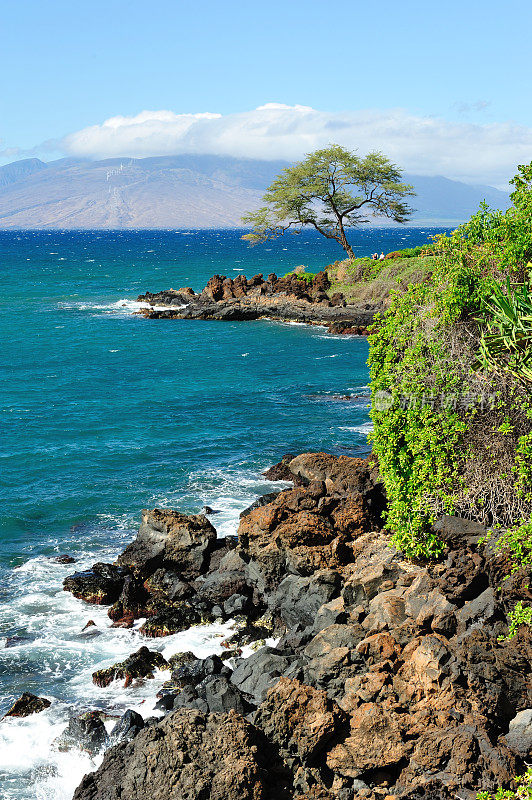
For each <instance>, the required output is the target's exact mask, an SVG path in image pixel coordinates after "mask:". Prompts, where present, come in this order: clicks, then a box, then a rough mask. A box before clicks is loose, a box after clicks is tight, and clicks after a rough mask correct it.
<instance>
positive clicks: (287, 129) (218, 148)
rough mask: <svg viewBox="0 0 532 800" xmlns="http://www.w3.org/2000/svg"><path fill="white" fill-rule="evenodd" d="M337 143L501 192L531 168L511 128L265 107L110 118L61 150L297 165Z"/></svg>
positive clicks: (531, 154) (526, 148) (524, 131)
mask: <svg viewBox="0 0 532 800" xmlns="http://www.w3.org/2000/svg"><path fill="white" fill-rule="evenodd" d="M330 142H338V143H339V144H342V145H344V146H346V147H349V148H351V149H354V150H357V151H358V152H359V153H360V154H365V153H367V152H368V151H370V150H375V149H376V150H382V151H383V152H384V153H386V154H387V155H388V156H390V157H391V158H392V159H393V160H394V161H396V162H397V164H399V166H400V167H401V168H403V169H405V170H406V171H407V172H411V173H417V174H422V175H445V176H447V177H449V178H455V179H457V180H464V181H467V182H470V183H475V182H477V183H490V184H493V185H500V186H504V185H505V184H506V182H507V181H508V179H509V178H510V177H511V176H512V175H513V174H514V173H515V171H516V165H517V164H522V163H527V162H529V161H530V160H532V129H531V128H527V127H525V126H522V125H517V124H513V123H489V124H476V123H466V122H449V121H447V120H445V119H443V118H438V117H422V116H415V115H413V114H410V113H408V112H407V111H405V110H402V109H392V110H388V111H377V110H365V111H345V112H326V111H317V110H315V109H313V108H310V107H308V106H299V105H296V106H287V105H283V104H281V103H267V104H265V105H263V106H260V107H259V108H257V109H255V110H253V111H245V112H241V113H235V114H228V115H225V116H224V115H222V114H215V113H200V114H175V113H174V112H172V111H143V112H141V113H140V114H137V115H136V116H134V117H120V116H119V117H112V118H111V119H108V120H106V121H105V122H103V123H102V124H101V125H92V126H91V127H89V128H84V129H83V130H80V131H77V132H76V133H72V134H70V135H68V136H66V137H65V138H64V139H63V140H61V142H58V143H57V146H58V147H59V148H60V149H61V150H63V151H64V152H66V153H68V154H71V155H76V156H84V157H88V158H109V157H113V156H131V157H137V158H141V157H144V156H156V155H170V154H181V153H194V154H205V153H210V154H216V155H229V156H237V157H249V158H262V159H277V158H281V159H287V160H293V159H298V158H300V157H301V156H303V155H304V154H305V153H308V152H310V151H312V150H314V149H316V148H317V147H321V146H324V145H326V144H328V143H330Z"/></svg>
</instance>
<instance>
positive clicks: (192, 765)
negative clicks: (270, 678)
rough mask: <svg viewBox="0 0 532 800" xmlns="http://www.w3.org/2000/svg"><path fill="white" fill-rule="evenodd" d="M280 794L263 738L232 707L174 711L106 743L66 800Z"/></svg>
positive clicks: (216, 799) (265, 798) (212, 799)
mask: <svg viewBox="0 0 532 800" xmlns="http://www.w3.org/2000/svg"><path fill="white" fill-rule="evenodd" d="M283 796H284V792H283V786H282V781H281V780H280V776H279V774H278V773H277V774H276V759H275V755H274V753H273V751H272V747H271V745H270V744H269V743H268V741H267V740H266V738H265V737H264V735H263V734H262V733H261V732H260V731H258V730H257V728H255V727H254V726H253V725H251V724H250V723H249V722H247V721H246V720H245V719H243V717H241V716H239V715H237V714H236V713H235V712H234V711H230V712H229V713H228V714H209V715H207V714H203V713H201V712H200V711H196V710H190V709H182V710H178V711H174V712H173V713H172V714H168V715H167V716H166V717H164V719H163V720H162V721H161V722H158V723H156V724H155V725H150V726H148V727H147V728H145V729H144V730H143V731H141V732H140V733H139V734H138V735H137V736H136V737H135V738H134V739H133V740H132V741H131V742H128V743H123V744H119V745H117V746H116V747H113V748H111V749H110V750H109V751H108V752H107V753H106V755H105V757H104V760H103V763H102V765H101V766H100V767H99V769H98V770H97V771H96V772H93V773H91V774H89V775H86V776H85V777H84V778H83V780H82V782H81V784H80V785H79V786H78V788H77V789H76V792H75V794H74V800H124V798H127V800H146V798H147V797H149V798H150V800H181V799H182V800H184V798H186V799H187V800H206V798H209V800H275V798H281V797H283Z"/></svg>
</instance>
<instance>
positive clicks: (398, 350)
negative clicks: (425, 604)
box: [370, 165, 532, 557]
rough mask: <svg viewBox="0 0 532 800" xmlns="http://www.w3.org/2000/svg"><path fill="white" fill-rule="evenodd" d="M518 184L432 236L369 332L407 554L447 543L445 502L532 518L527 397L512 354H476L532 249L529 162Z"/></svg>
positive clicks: (384, 462)
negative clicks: (422, 268)
mask: <svg viewBox="0 0 532 800" xmlns="http://www.w3.org/2000/svg"><path fill="white" fill-rule="evenodd" d="M513 185H514V187H515V191H514V193H513V194H512V200H513V203H514V205H513V206H512V208H510V209H509V210H508V211H507V212H505V213H502V212H500V211H491V210H490V209H488V207H487V206H486V205H482V206H481V207H480V209H479V211H478V213H477V214H475V215H474V216H473V217H472V218H471V220H470V221H469V222H468V223H466V224H465V225H462V226H460V227H459V228H458V229H457V230H456V231H454V232H453V233H452V234H450V235H448V236H439V237H436V240H435V248H436V250H437V252H438V254H439V256H440V258H439V259H437V262H438V265H437V266H436V268H435V270H434V271H433V273H432V274H431V275H430V276H429V278H428V279H427V280H425V282H424V283H422V284H418V285H411V286H409V287H408V288H407V289H406V291H404V292H397V293H396V294H395V296H394V297H393V300H392V303H391V306H390V309H389V310H388V311H387V312H386V313H385V314H384V315H382V317H381V318H380V319H378V320H377V323H376V325H375V328H374V331H373V333H372V335H371V337H370V370H371V388H372V398H373V401H372V411H371V416H372V420H373V422H374V432H373V447H374V451H375V453H376V455H377V456H378V458H379V464H380V469H381V472H382V475H383V479H384V482H385V485H386V489H387V493H388V500H389V510H388V519H387V522H388V526H389V528H390V529H391V531H392V533H393V538H394V541H395V543H396V544H397V545H398V546H399V547H400V548H401V549H402V550H403V551H404V552H405V553H406V554H407V555H409V556H417V557H420V556H424V557H432V556H435V555H437V554H438V553H439V552H440V550H441V546H440V544H439V542H438V541H437V539H436V538H435V536H434V535H433V534H432V533H431V528H430V525H431V522H432V521H433V520H434V518H435V517H436V516H437V515H438V514H441V513H458V514H461V515H463V516H467V517H470V518H474V519H478V520H480V521H482V522H483V523H485V524H489V525H492V524H503V525H512V524H515V523H519V522H521V521H522V520H527V519H530V515H531V511H532V397H530V392H529V389H528V390H527V389H526V388H524V387H523V381H522V380H520V378H521V377H522V374H519V368H520V364H519V363H517V365H516V360H515V359H514V361H512V366H516V369H513V371H512V370H494V369H489V370H488V369H486V367H487V365H486V364H485V363H484V364H483V363H482V362H481V360H480V359H479V353H480V352H481V341H482V337H483V335H484V337H485V336H486V335H489V332H490V330H493V329H494V328H493V326H494V325H495V322H494V306H493V297H494V296H496V295H497V292H499V293H500V291H501V289H500V287H501V286H503V285H504V284H505V283H506V281H507V279H509V278H510V277H512V279H513V280H514V281H515V280H523V276H524V275H525V273H526V271H527V263H528V260H529V259H530V257H531V256H532V165H531V166H530V167H520V168H519V174H518V175H517V176H516V178H514V181H513ZM523 304H524V301H523ZM490 326H491V327H490ZM525 349H526V348H525ZM522 360H525V361H526V359H522Z"/></svg>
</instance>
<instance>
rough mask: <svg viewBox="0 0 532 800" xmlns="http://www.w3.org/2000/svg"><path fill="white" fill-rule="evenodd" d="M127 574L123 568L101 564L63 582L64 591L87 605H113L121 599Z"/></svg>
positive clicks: (76, 573) (77, 573)
mask: <svg viewBox="0 0 532 800" xmlns="http://www.w3.org/2000/svg"><path fill="white" fill-rule="evenodd" d="M127 574H128V570H127V569H126V568H124V567H123V566H116V564H103V563H100V562H99V563H97V564H94V565H93V566H92V567H91V569H88V570H84V571H83V572H75V573H74V574H73V575H69V576H68V577H67V578H65V580H64V581H63V589H64V590H65V591H66V592H72V594H73V595H74V597H77V598H78V599H80V600H85V602H86V603H93V604H94V605H111V603H114V602H116V601H117V600H118V598H119V597H120V594H121V592H122V589H123V588H124V581H125V579H126V575H127Z"/></svg>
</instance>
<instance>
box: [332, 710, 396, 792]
mask: <svg viewBox="0 0 532 800" xmlns="http://www.w3.org/2000/svg"><path fill="white" fill-rule="evenodd" d="M401 728H402V726H401V724H400V717H399V715H396V714H392V713H390V714H385V713H384V711H383V710H382V708H381V707H380V706H379V705H378V704H376V703H365V704H364V705H362V706H360V708H358V709H356V710H355V712H354V713H353V715H352V716H351V720H350V735H349V736H348V737H347V738H346V739H345V740H344V741H343V742H341V743H339V744H337V745H336V746H335V747H333V748H332V750H330V752H329V753H328V755H327V765H328V767H329V768H330V769H332V770H333V772H337V773H338V774H340V775H344V776H346V777H349V778H357V777H358V776H360V775H362V774H364V773H365V772H367V771H368V770H375V769H376V768H380V769H383V768H384V769H385V768H390V767H396V766H397V765H398V764H399V763H400V762H401V761H402V760H403V759H404V758H405V757H406V755H407V754H408V751H409V749H410V747H409V745H408V744H406V743H405V742H404V741H403V738H402V732H401ZM393 782H394V781H393Z"/></svg>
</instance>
